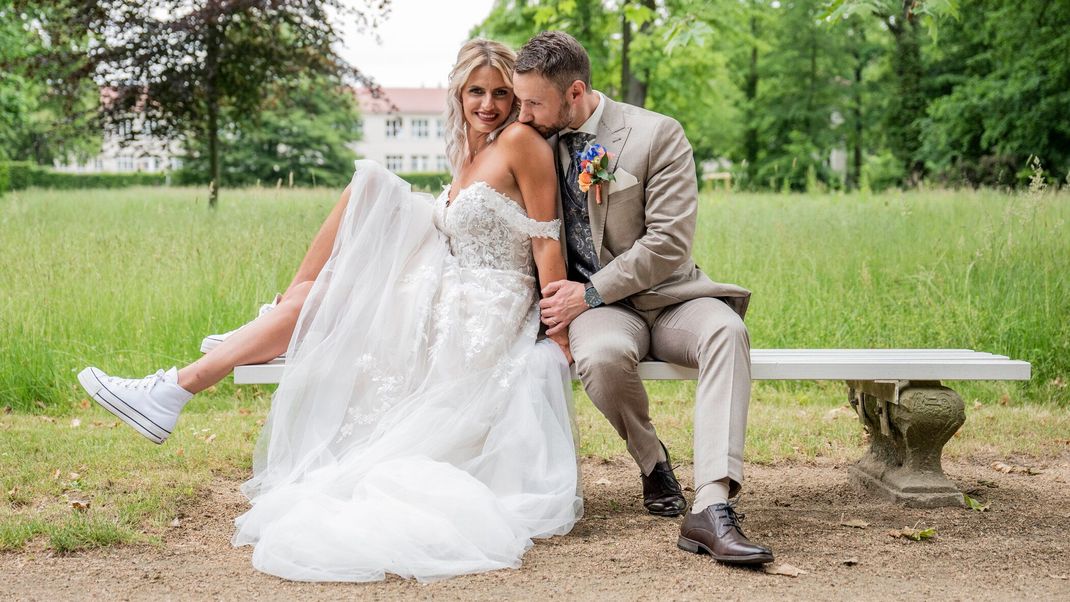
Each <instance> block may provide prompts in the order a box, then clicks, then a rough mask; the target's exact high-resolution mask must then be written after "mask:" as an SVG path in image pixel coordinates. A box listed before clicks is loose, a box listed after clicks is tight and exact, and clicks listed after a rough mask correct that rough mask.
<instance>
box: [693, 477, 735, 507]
mask: <svg viewBox="0 0 1070 602" xmlns="http://www.w3.org/2000/svg"><path fill="white" fill-rule="evenodd" d="M725 503H728V477H725V478H723V479H721V480H719V481H709V482H707V483H703V484H702V485H700V486H699V488H698V491H696V492H695V501H694V503H692V504H691V512H692V513H693V514H698V513H699V512H702V511H703V510H705V509H706V508H707V507H709V506H712V505H713V504H725Z"/></svg>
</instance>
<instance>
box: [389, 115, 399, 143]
mask: <svg viewBox="0 0 1070 602" xmlns="http://www.w3.org/2000/svg"><path fill="white" fill-rule="evenodd" d="M386 137H387V138H400V137H401V117H395V118H394V119H387V120H386Z"/></svg>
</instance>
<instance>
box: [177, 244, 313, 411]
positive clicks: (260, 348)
mask: <svg viewBox="0 0 1070 602" xmlns="http://www.w3.org/2000/svg"><path fill="white" fill-rule="evenodd" d="M321 233H322V230H321ZM329 253H330V249H329V248H328V254H329ZM312 284H313V283H312V282H311V281H304V282H300V283H296V284H293V285H291V286H290V288H289V289H288V290H287V291H286V293H285V294H284V295H283V296H282V299H281V300H280V301H279V304H278V306H276V307H275V309H273V310H272V311H269V312H267V313H265V314H264V315H262V316H260V317H259V318H257V319H255V320H253V321H252V322H250V323H249V324H247V325H245V326H244V327H242V328H241V329H240V330H238V331H237V332H235V333H234V334H232V335H230V336H229V337H227V338H226V339H225V340H224V341H223V342H222V343H220V344H219V346H217V347H216V348H215V349H212V350H211V351H209V352H208V353H206V354H204V356H203V357H201V358H200V359H199V360H197V361H195V362H193V363H192V364H190V365H188V366H186V367H185V368H182V369H181V370H179V371H178V386H180V387H182V388H183V389H185V390H187V391H189V392H190V393H200V392H201V391H203V390H205V389H207V388H208V387H210V386H212V385H214V384H216V383H217V382H219V381H221V380H223V378H224V377H226V375H228V374H230V372H231V370H233V369H234V367H235V366H241V365H243V364H262V363H264V362H267V361H270V360H272V359H275V358H276V357H278V356H279V355H280V354H282V353H283V352H285V351H286V347H287V345H289V344H290V336H291V335H292V334H293V331H294V326H295V325H296V324H297V317H298V316H299V315H300V314H301V307H302V306H303V305H304V304H305V299H306V298H307V297H308V292H309V291H310V290H311V289H312Z"/></svg>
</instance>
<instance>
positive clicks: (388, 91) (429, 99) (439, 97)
mask: <svg viewBox="0 0 1070 602" xmlns="http://www.w3.org/2000/svg"><path fill="white" fill-rule="evenodd" d="M382 92H383V93H382V95H381V96H380V98H377V99H376V98H372V97H371V94H370V93H369V92H368V89H367V88H359V89H358V90H357V100H358V101H359V102H360V110H361V111H363V112H365V113H391V112H394V111H397V112H401V113H445V112H446V88H382Z"/></svg>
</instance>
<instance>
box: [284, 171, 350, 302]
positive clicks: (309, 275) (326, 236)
mask: <svg viewBox="0 0 1070 602" xmlns="http://www.w3.org/2000/svg"><path fill="white" fill-rule="evenodd" d="M349 193H350V189H349V186H346V188H345V190H343V191H342V196H341V198H339V199H338V203H337V204H335V206H334V209H332V210H331V213H330V215H328V216H327V219H326V220H324V222H323V225H322V226H320V230H319V232H317V233H316V236H315V238H313V239H312V244H311V245H310V246H309V248H308V251H307V252H306V253H305V257H304V259H302V260H301V265H300V267H298V268H297V274H296V275H294V279H293V281H292V282H290V286H289V287H287V288H286V292H287V293H289V292H290V290H291V289H293V288H294V287H295V286H298V285H300V284H302V283H304V282H310V281H312V280H315V279H316V277H317V276H319V274H320V270H322V269H323V265H324V264H325V263H327V259H328V258H329V257H330V256H331V249H333V248H334V238H335V236H336V235H337V234H338V225H339V224H340V223H341V222H342V215H343V214H344V213H345V211H346V204H347V203H348V202H349Z"/></svg>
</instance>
